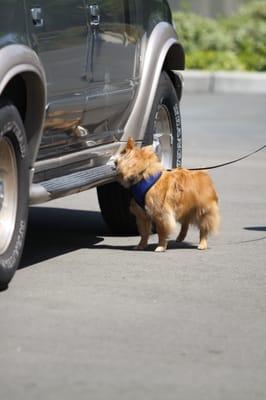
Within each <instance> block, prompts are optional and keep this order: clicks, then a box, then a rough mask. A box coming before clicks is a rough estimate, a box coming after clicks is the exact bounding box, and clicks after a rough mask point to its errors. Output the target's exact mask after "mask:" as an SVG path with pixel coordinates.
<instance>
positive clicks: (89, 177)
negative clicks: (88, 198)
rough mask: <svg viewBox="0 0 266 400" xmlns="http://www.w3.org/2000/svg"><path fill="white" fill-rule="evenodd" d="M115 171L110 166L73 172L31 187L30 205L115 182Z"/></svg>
mask: <svg viewBox="0 0 266 400" xmlns="http://www.w3.org/2000/svg"><path fill="white" fill-rule="evenodd" d="M115 177H116V171H115V170H114V169H113V168H112V167H111V166H110V165H103V166H100V167H94V168H90V169H87V170H84V171H79V172H74V173H72V174H70V175H65V176H61V177H58V178H53V179H49V180H47V181H43V182H40V183H37V184H32V185H31V190H30V204H38V203H43V202H46V201H49V200H53V199H56V198H58V197H63V196H67V195H70V194H74V193H78V192H81V191H83V190H86V189H89V188H91V187H94V186H96V185H99V184H103V183H108V182H110V181H113V180H115Z"/></svg>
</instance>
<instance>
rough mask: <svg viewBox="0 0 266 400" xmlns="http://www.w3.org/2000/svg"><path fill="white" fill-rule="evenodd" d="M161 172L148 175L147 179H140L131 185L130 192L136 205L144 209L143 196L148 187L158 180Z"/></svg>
mask: <svg viewBox="0 0 266 400" xmlns="http://www.w3.org/2000/svg"><path fill="white" fill-rule="evenodd" d="M161 175H162V173H161V172H158V174H156V175H152V176H149V178H148V179H142V180H141V181H139V182H138V183H136V184H135V185H132V186H131V188H130V189H131V193H132V196H133V197H134V200H135V201H136V202H137V203H138V205H139V206H140V207H141V208H143V209H145V196H146V193H147V192H148V191H149V190H150V188H151V187H152V186H153V185H154V184H155V183H156V182H157V181H158V179H159V178H160V176H161Z"/></svg>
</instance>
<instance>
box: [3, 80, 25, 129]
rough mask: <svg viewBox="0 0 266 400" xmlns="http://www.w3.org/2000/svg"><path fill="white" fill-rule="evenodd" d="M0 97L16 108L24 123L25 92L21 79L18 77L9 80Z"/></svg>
mask: <svg viewBox="0 0 266 400" xmlns="http://www.w3.org/2000/svg"><path fill="white" fill-rule="evenodd" d="M2 96H3V97H4V98H5V99H8V100H9V101H10V102H11V103H12V104H14V106H16V108H17V110H18V112H19V114H20V116H21V119H22V121H23V122H25V115H26V107H27V91H26V86H25V82H24V80H23V78H22V77H21V76H19V75H18V76H15V77H14V78H13V79H11V81H10V82H8V84H7V86H6V87H5V89H4V91H3V93H2Z"/></svg>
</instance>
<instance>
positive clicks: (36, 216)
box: [19, 207, 108, 269]
mask: <svg viewBox="0 0 266 400" xmlns="http://www.w3.org/2000/svg"><path fill="white" fill-rule="evenodd" d="M102 235H105V236H106V235H108V231H107V228H106V225H105V223H104V221H103V219H102V216H101V213H100V212H96V211H95V212H93V211H80V210H70V209H61V208H50V207H32V208H30V213H29V222H28V231H27V237H26V242H25V247H24V252H23V256H22V259H21V263H20V266H19V269H22V268H26V267H29V266H31V265H33V264H37V263H39V262H41V261H44V260H48V259H51V258H54V257H57V256H59V255H62V254H66V253H69V252H72V251H75V250H78V249H81V248H90V247H93V246H94V245H96V244H97V243H100V242H102V241H103V240H104V239H103V238H102V237H100V236H102Z"/></svg>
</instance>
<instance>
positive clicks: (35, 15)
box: [30, 7, 43, 28]
mask: <svg viewBox="0 0 266 400" xmlns="http://www.w3.org/2000/svg"><path fill="white" fill-rule="evenodd" d="M30 11H31V17H32V22H33V25H34V26H35V27H36V28H41V27H43V18H42V9H41V7H33V8H31V10H30Z"/></svg>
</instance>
